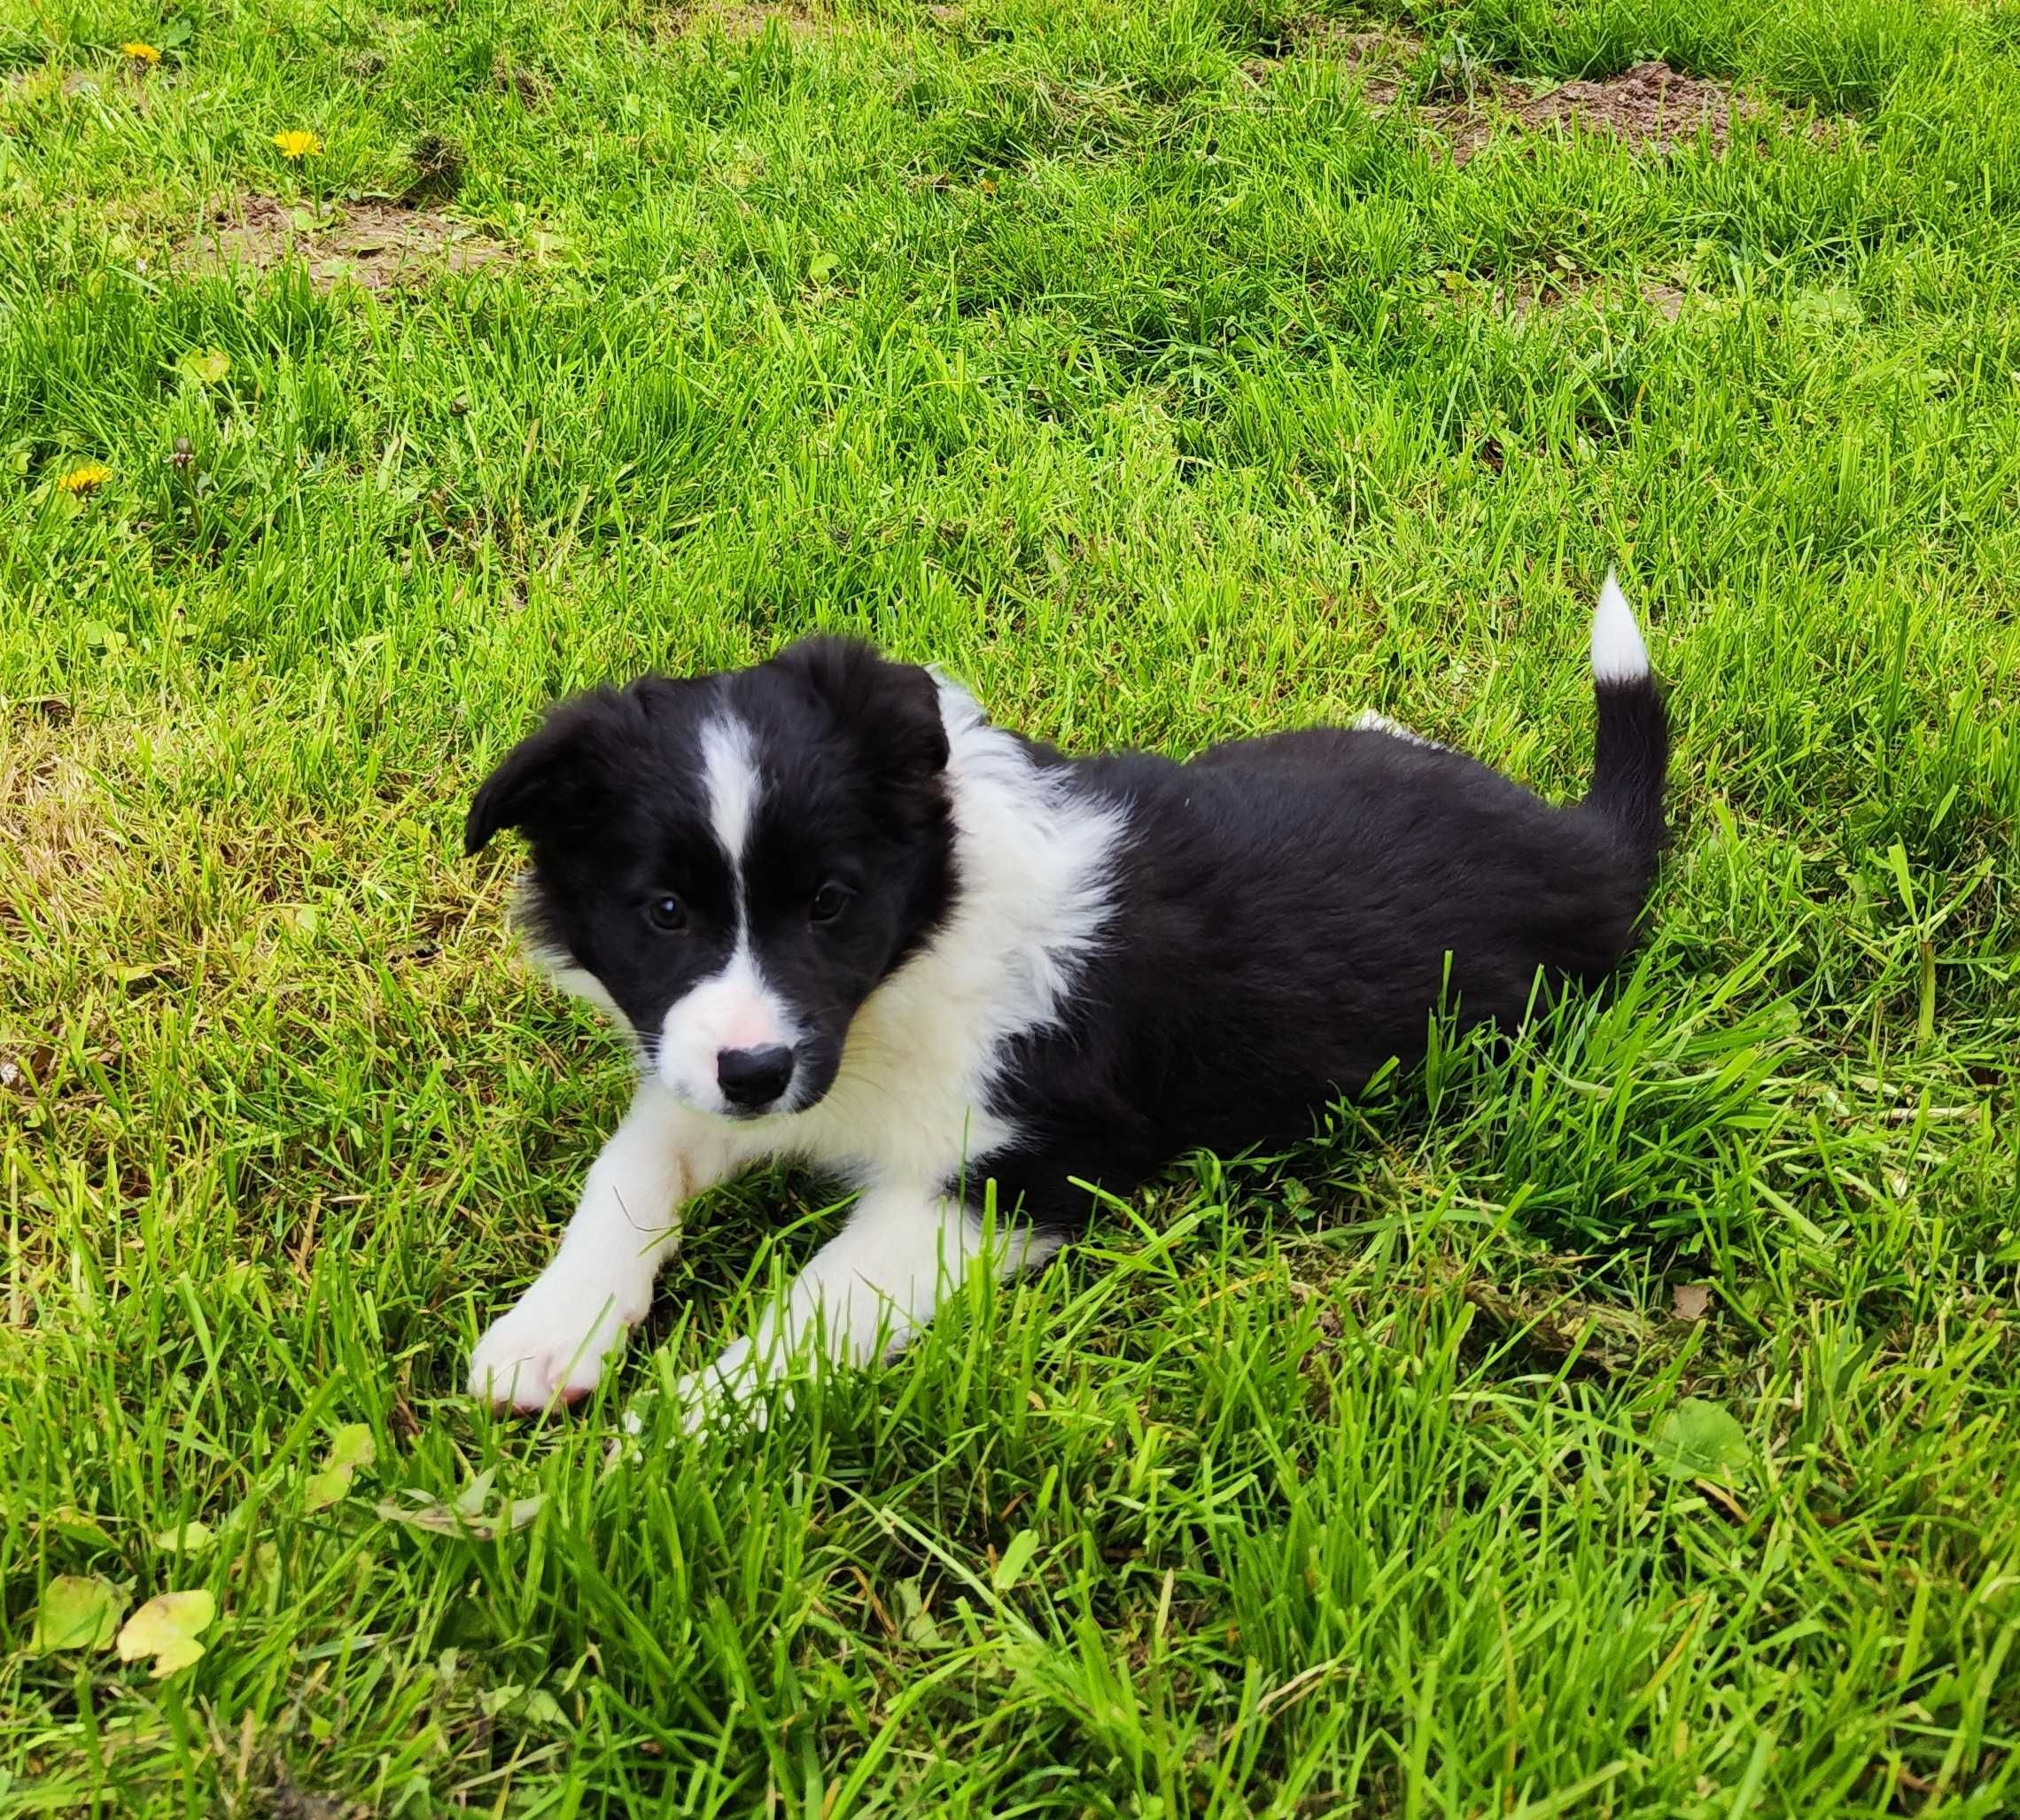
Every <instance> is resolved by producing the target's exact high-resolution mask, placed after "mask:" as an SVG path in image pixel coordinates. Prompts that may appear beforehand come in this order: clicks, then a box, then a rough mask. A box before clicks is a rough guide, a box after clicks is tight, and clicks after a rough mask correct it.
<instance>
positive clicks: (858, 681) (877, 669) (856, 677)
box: [773, 637, 947, 784]
mask: <svg viewBox="0 0 2020 1820" xmlns="http://www.w3.org/2000/svg"><path fill="white" fill-rule="evenodd" d="M773 663H775V664H777V665H779V667H780V668H781V669H782V670H785V671H788V672H789V673H792V674H794V675H796V676H798V677H799V678H800V679H801V680H802V681H804V682H805V684H806V685H807V686H808V687H809V688H811V689H812V691H813V693H814V694H815V695H817V696H820V699H821V700H822V701H824V702H825V703H827V705H828V706H829V707H830V708H832V709H833V710H834V711H835V715H836V716H837V718H839V719H841V721H842V722H843V725H844V726H846V727H848V728H849V730H850V732H851V735H853V736H854V738H855V739H856V741H857V743H858V745H859V748H860V749H861V751H862V752H863V755H864V757H865V758H866V759H868V761H869V762H870V764H871V766H873V767H874V769H875V770H876V771H877V772H878V773H879V774H881V775H882V777H884V778H885V779H886V780H887V781H888V782H892V783H897V784H921V783H925V782H928V781H930V780H931V779H933V778H936V777H937V776H938V775H939V774H940V773H941V772H943V771H944V770H945V769H946V766H947V728H946V724H945V722H944V721H943V720H942V719H941V718H940V688H939V685H938V684H937V683H936V682H935V681H933V678H932V674H931V673H930V672H928V671H926V670H923V669H921V667H920V666H919V665H917V664H894V663H892V662H891V661H890V659H889V658H886V657H880V656H879V655H878V654H877V652H876V651H875V650H874V649H872V648H871V647H870V646H869V645H866V644H863V643H861V642H859V641H858V640H856V639H852V638H827V637H821V638H805V639H802V640H801V641H800V642H798V643H797V644H796V645H791V646H789V647H788V648H787V649H785V650H783V651H781V652H780V653H779V655H778V656H777V657H774V658H773Z"/></svg>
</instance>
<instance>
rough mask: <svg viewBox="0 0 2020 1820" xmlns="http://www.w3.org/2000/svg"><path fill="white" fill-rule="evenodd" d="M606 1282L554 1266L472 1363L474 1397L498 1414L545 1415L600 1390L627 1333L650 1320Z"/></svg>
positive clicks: (499, 1323) (482, 1343) (501, 1321)
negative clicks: (541, 1412) (530, 1412)
mask: <svg viewBox="0 0 2020 1820" xmlns="http://www.w3.org/2000/svg"><path fill="white" fill-rule="evenodd" d="M627 1304H628V1298H625V1297H624V1296H623V1293H622V1291H620V1290H617V1289H613V1287H612V1286H611V1284H610V1281H609V1279H607V1278H603V1277H595V1278H591V1277H589V1276H587V1275H586V1274H579V1273H575V1272H570V1271H567V1270H566V1269H564V1268H563V1265H562V1264H561V1262H560V1260H559V1259H556V1262H555V1263H554V1264H550V1265H549V1266H548V1269H547V1271H546V1272H544V1273H543V1274H542V1275H541V1277H540V1279H539V1280H538V1281H537V1282H535V1283H534V1285H533V1287H532V1288H531V1289H529V1290H527V1291H526V1293H525V1295H524V1296H522V1297H521V1298H520V1300H519V1302H518V1303H517V1306H516V1307H514V1308H513V1309H512V1311H510V1312H509V1314H505V1315H502V1316H501V1317H500V1318H498V1319H497V1320H496V1321H494V1322H493V1323H492V1325H491V1327H490V1329H489V1330H488V1331H487V1332H486V1334H485V1336H484V1337H483V1339H481V1340H479V1341H478V1342H477V1349H476V1350H475V1351H474V1352H472V1353H471V1354H470V1395H471V1396H481V1397H483V1398H484V1399H485V1400H486V1401H487V1402H489V1403H491V1404H493V1405H494V1406H496V1407H498V1408H501V1409H502V1408H504V1407H506V1406H507V1405H508V1404H509V1405H510V1406H511V1407H512V1408H514V1409H524V1410H536V1409H545V1408H547V1407H548V1404H551V1403H553V1402H555V1401H556V1399H557V1398H558V1399H559V1400H560V1401H562V1402H563V1403H573V1402H574V1401H575V1400H576V1399H577V1398H578V1397H581V1396H587V1395H588V1394H589V1393H590V1392H591V1391H592V1390H594V1388H596V1383H597V1381H598V1380H599V1379H600V1378H601V1377H602V1375H603V1366H604V1364H605V1362H606V1361H607V1360H608V1359H609V1358H610V1355H611V1354H612V1353H614V1352H616V1351H617V1350H618V1349H620V1348H621V1347H622V1346H623V1345H624V1341H625V1328H626V1327H628V1326H630V1325H631V1323H632V1322H633V1321H634V1320H636V1319H637V1318H639V1317H640V1316H641V1314H643V1313H644V1312H645V1311H644V1309H643V1308H642V1307H633V1306H629V1305H627Z"/></svg>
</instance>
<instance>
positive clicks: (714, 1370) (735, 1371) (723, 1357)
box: [673, 1338, 769, 1435]
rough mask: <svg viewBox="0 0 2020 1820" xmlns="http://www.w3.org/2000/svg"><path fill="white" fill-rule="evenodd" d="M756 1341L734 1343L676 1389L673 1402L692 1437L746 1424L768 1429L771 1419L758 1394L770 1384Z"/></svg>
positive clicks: (683, 1424) (684, 1426)
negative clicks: (709, 1430)
mask: <svg viewBox="0 0 2020 1820" xmlns="http://www.w3.org/2000/svg"><path fill="white" fill-rule="evenodd" d="M766 1375H767V1374H766V1373H765V1372H764V1371H763V1370H762V1369H760V1360H759V1357H758V1354H757V1352H756V1349H755V1347H754V1345H753V1342H751V1341H750V1339H748V1338H746V1339H742V1340H734V1341H732V1342H730V1343H729V1344H728V1345H727V1346H726V1347H725V1348H724V1349H722V1351H721V1352H720V1353H719V1355H718V1356H717V1357H716V1358H715V1359H714V1360H713V1361H712V1362H711V1364H708V1365H703V1367H702V1368H701V1370H700V1371H698V1372H689V1373H688V1374H687V1375H686V1376H685V1377H684V1378H682V1379H681V1380H680V1382H679V1383H678V1384H677V1385H675V1386H674V1388H673V1400H674V1404H675V1405H676V1407H677V1408H678V1409H679V1410H680V1425H681V1427H683V1428H685V1429H686V1430H687V1432H688V1434H690V1435H698V1434H700V1433H701V1432H702V1431H703V1429H706V1428H713V1429H717V1430H721V1429H723V1428H726V1427H730V1426H731V1425H732V1424H734V1423H737V1422H742V1423H745V1424H747V1425H748V1426H750V1427H754V1428H762V1427H765V1422H766V1420H767V1419H768V1417H769V1411H768V1410H767V1409H766V1407H765V1403H764V1401H763V1399H762V1398H761V1397H760V1396H759V1395H758V1392H759V1391H760V1390H761V1389H762V1388H764V1385H765V1381H766Z"/></svg>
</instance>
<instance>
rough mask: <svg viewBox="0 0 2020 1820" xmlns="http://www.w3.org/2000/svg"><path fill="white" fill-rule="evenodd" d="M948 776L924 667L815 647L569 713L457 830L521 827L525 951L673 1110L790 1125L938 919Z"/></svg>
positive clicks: (601, 697)
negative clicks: (526, 847)
mask: <svg viewBox="0 0 2020 1820" xmlns="http://www.w3.org/2000/svg"><path fill="white" fill-rule="evenodd" d="M946 764H947V735H946V731H945V728H944V726H943V724H942V721H941V717H940V706H939V696H938V690H937V688H936V686H935V684H934V681H933V679H932V678H931V677H930V676H928V674H927V673H926V672H925V671H923V670H921V669H919V668H917V667H915V666H914V665H908V664H892V663H887V662H885V661H884V660H883V659H882V658H881V657H878V656H877V655H876V653H875V652H874V651H872V650H871V649H868V648H867V647H866V646H863V645H859V644H854V643H851V642H846V641H843V640H840V639H830V638H818V639H809V640H807V641H806V642H804V643H801V644H797V645H795V646H793V647H792V648H791V649H789V650H786V651H784V652H782V653H781V655H780V656H778V657H774V658H773V659H772V661H771V662H770V663H768V664H761V665H758V666H757V667H756V668H754V669H750V670H739V671H732V672H728V673H725V674H721V675H716V676H703V677H695V678H692V679H688V680H684V681H669V680H667V679H665V678H661V677H648V678H646V679H644V680H642V681H638V682H634V683H633V684H632V685H631V686H630V687H629V688H623V689H599V690H597V691H595V692H594V693H593V694H590V695H586V696H578V697H577V698H576V699H574V700H573V701H570V702H567V703H564V704H563V705H562V706H560V707H559V708H556V710H555V711H554V712H553V713H551V714H550V715H549V716H548V719H547V721H546V723H545V724H544V725H543V726H542V727H540V730H539V731H538V732H537V733H535V734H534V735H532V737H531V738H529V739H527V740H525V741H524V743H521V744H520V745H518V746H517V747H516V748H515V749H514V750H513V751H511V752H509V754H508V755H507V756H506V758H505V760H504V762H503V763H502V764H501V765H500V766H499V767H498V768H497V770H496V771H494V772H493V773H492V774H491V776H490V777H489V778H488V779H486V782H485V783H484V785H483V787H482V788H481V789H479V790H478V793H477V796H476V798H475V800H474V801H473V802H472V803H471V804H470V820H469V823H468V825H467V827H466V828H465V831H464V841H465V845H466V847H467V849H468V851H469V852H472V853H474V852H477V851H478V849H479V848H481V847H482V846H483V845H484V844H485V843H486V841H488V840H490V838H491V837H492V836H493V835H494V834H496V833H497V832H498V830H499V829H500V828H518V829H520V830H521V831H522V832H523V833H524V835H525V836H527V838H528V840H529V841H530V842H531V843H532V852H533V866H532V873H531V875H529V878H528V881H527V894H526V898H525V899H524V903H523V906H522V913H521V914H522V916H523V919H524V922H525V923H526V925H527V928H528V932H529V934H530V936H531V937H532V944H533V945H534V947H535V948H536V950H537V951H539V952H540V953H541V955H542V958H543V959H545V960H547V961H548V962H549V963H550V964H551V965H552V966H554V967H555V968H556V971H557V972H558V973H559V974H560V975H561V976H562V978H563V983H564V984H571V985H573V986H574V987H575V988H576V989H577V990H578V991H579V992H583V993H584V994H585V995H586V996H588V997H591V998H594V999H596V1000H597V1001H598V1002H601V1003H603V1004H604V1005H606V1007H608V1008H610V1009H612V1010H615V1011H616V1012H618V1014H620V1015H622V1016H623V1018H624V1019H625V1021H626V1022H627V1023H629V1024H630V1025H631V1027H632V1029H633V1031H634V1032H635V1033H636V1035H637V1037H638V1038H639V1042H640V1044H641V1047H642V1049H643V1050H644V1053H645V1055H646V1057H647V1060H648V1062H649V1064H650V1065H651V1067H652V1068H653V1069H655V1070H656V1071H657V1074H658V1076H659V1077H660V1079H661V1080H662V1081H664V1083H665V1085H666V1086H667V1088H668V1090H669V1091H670V1092H672V1093H673V1094H674V1095H675V1096H676V1097H677V1098H678V1099H680V1100H681V1101H684V1102H685V1103H686V1104H688V1105H689V1106H691V1107H694V1108H696V1109H697V1110H699V1111H703V1112H710V1113H715V1114H719V1115H721V1116H726V1117H731V1118H754V1117H758V1116H763V1115H765V1114H776V1113H791V1112H801V1111H804V1110H805V1109H806V1108H808V1107H810V1106H812V1105H813V1104H814V1103H815V1102H816V1101H819V1100H820V1098H821V1096H822V1095H823V1094H825V1093H827V1090H828V1088H829V1087H830V1086H832V1085H834V1082H835V1072H836V1070H837V1069H839V1067H840V1065H841V1060H842V1048H843V1041H844V1040H845V1038H847V1036H848V1032H849V1024H850V1021H851V1018H853V1017H854V1015H855V1014H856V1011H857V1009H858V1007H859V1006H860V1005H861V1004H862V1002H863V1000H864V999H866V998H867V997H868V996H869V994H870V993H871V992H873V991H874V989H875V988H876V986H877V984H878V983H879V982H880V981H882V980H883V979H884V978H885V977H887V976H889V975H890V972H891V971H892V970H893V969H894V968H896V967H897V965H898V964H899V963H900V962H901V961H903V960H904V959H905V956H906V955H907V954H908V953H911V951H912V950H913V948H914V947H915V946H916V945H918V944H919V943H920V942H921V940H923V939H924V937H926V936H927V935H928V933H930V931H931V929H933V927H934V925H935V924H936V922H938V920H939V919H940V917H941V916H942V915H944V913H945V910H946V908H947V906H948V903H949V901H950V898H951V895H952V888H953V884H952V835H951V826H950V822H949V817H948V807H947V797H946V789H945V771H946Z"/></svg>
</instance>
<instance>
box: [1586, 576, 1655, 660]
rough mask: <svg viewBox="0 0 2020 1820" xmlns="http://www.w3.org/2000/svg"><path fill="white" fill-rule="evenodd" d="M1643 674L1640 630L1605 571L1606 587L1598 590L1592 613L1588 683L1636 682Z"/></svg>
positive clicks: (1617, 586)
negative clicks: (1596, 603) (1597, 600)
mask: <svg viewBox="0 0 2020 1820" xmlns="http://www.w3.org/2000/svg"><path fill="white" fill-rule="evenodd" d="M1647 675H1648V647H1647V646H1646V645H1645V644H1643V642H1642V635H1641V627H1640V626H1636V625H1635V615H1634V609H1633V608H1631V607H1630V606H1628V597H1627V595H1624V594H1622V593H1621V592H1620V583H1619V582H1618V581H1616V580H1614V579H1613V572H1612V570H1610V569H1609V570H1608V571H1607V572H1606V585H1605V586H1604V587H1602V588H1601V589H1600V590H1599V604H1598V605H1597V606H1596V607H1595V608H1593V610H1592V680H1593V681H1595V682H1600V683H1621V682H1640V681H1643V680H1644V679H1645V678H1646V677H1647Z"/></svg>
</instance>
